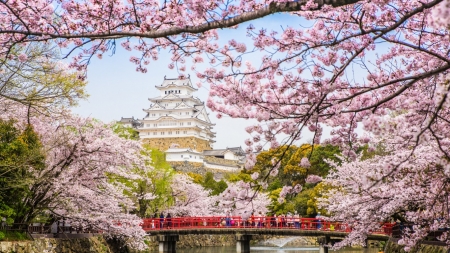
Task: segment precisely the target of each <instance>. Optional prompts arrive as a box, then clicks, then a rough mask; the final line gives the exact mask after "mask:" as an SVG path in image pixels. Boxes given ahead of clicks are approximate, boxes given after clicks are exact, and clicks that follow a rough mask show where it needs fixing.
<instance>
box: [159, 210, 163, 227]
mask: <svg viewBox="0 0 450 253" xmlns="http://www.w3.org/2000/svg"><path fill="white" fill-rule="evenodd" d="M163 228H164V213H163V212H161V214H160V215H159V229H163Z"/></svg>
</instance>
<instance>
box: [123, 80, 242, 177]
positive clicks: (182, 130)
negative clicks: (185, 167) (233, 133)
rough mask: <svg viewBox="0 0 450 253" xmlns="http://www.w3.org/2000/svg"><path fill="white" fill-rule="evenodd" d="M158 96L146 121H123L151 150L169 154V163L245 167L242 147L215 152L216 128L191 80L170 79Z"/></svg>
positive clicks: (147, 110)
mask: <svg viewBox="0 0 450 253" xmlns="http://www.w3.org/2000/svg"><path fill="white" fill-rule="evenodd" d="M155 87H156V88H157V89H158V90H159V91H160V95H159V96H158V97H154V98H149V101H150V102H151V104H150V107H149V108H148V109H143V110H144V112H145V113H146V115H145V117H144V118H143V119H139V120H138V119H134V118H122V119H121V120H120V122H121V123H122V124H124V125H125V126H130V127H134V128H136V129H137V131H138V132H139V138H140V139H141V140H142V142H144V143H149V144H150V146H151V147H154V148H158V149H159V150H161V151H165V152H166V160H167V161H168V162H181V161H187V162H195V163H203V165H204V166H205V167H207V168H212V169H219V170H227V171H230V170H231V171H234V170H237V169H239V168H241V167H242V164H243V160H244V159H245V154H244V152H243V150H242V149H241V148H240V147H237V148H227V149H220V150H212V144H213V143H214V137H215V133H214V132H213V131H212V128H213V126H214V124H213V123H211V120H210V119H209V116H208V113H207V112H206V106H205V104H204V102H202V101H201V100H200V99H198V98H196V97H194V96H193V93H194V92H195V91H197V89H196V88H194V87H193V86H192V83H191V80H190V79H189V78H185V79H180V78H175V79H168V78H165V77H164V81H163V83H162V84H161V85H156V86H155Z"/></svg>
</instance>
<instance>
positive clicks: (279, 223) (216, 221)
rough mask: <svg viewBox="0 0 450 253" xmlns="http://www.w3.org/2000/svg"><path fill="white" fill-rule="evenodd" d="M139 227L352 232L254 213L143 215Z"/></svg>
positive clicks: (387, 228)
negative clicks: (232, 215) (174, 216)
mask: <svg viewBox="0 0 450 253" xmlns="http://www.w3.org/2000/svg"><path fill="white" fill-rule="evenodd" d="M394 224H395V223H384V224H381V226H380V229H379V230H376V231H373V232H372V234H382V235H391V234H392V227H393V226H394ZM142 228H143V229H144V230H145V231H147V232H150V233H154V232H157V231H159V230H198V229H206V230H211V229H219V230H220V229H254V230H286V229H289V230H310V231H311V230H316V231H337V232H346V233H349V232H351V226H350V225H349V224H348V223H343V222H336V221H327V220H324V219H320V218H319V219H318V218H284V219H280V217H259V216H258V217H256V216H255V217H254V218H249V219H247V220H243V219H242V218H241V217H239V216H235V217H228V218H227V217H223V216H212V217H211V216H208V217H177V218H149V219H144V223H143V224H142Z"/></svg>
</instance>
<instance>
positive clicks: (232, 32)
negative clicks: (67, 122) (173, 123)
mask: <svg viewBox="0 0 450 253" xmlns="http://www.w3.org/2000/svg"><path fill="white" fill-rule="evenodd" d="M250 23H251V24H253V25H254V26H255V27H256V29H258V30H259V29H260V28H261V27H264V28H267V29H268V30H271V29H276V30H279V29H280V26H281V25H283V26H286V25H287V24H289V25H294V26H295V25H296V24H298V25H299V24H300V23H302V26H305V24H307V22H306V21H305V20H303V19H301V18H298V17H295V16H292V15H290V14H276V15H272V16H270V17H266V18H264V19H261V20H255V21H252V22H248V23H244V24H242V25H240V26H239V28H238V29H225V30H221V31H220V36H221V39H220V41H219V42H220V43H223V42H227V41H228V40H230V39H231V38H234V39H236V40H237V41H239V42H243V41H244V42H249V39H248V38H247V36H246V27H247V26H248V25H249V24H250ZM247 48H252V45H251V44H247ZM137 55H138V52H134V51H131V52H128V51H126V50H125V49H123V48H122V47H121V46H118V47H117V49H116V53H115V54H114V55H113V56H106V54H105V55H104V57H103V59H102V60H100V59H98V58H95V57H94V58H93V60H92V62H91V63H90V65H89V67H88V85H87V92H88V93H89V95H90V97H89V98H88V99H87V100H86V101H81V102H80V105H79V106H78V107H77V108H74V109H73V112H75V113H77V114H79V115H81V116H84V117H93V118H96V119H100V120H102V121H104V122H111V121H114V120H120V118H121V117H131V116H134V117H135V118H142V117H144V115H145V114H144V112H143V111H142V109H144V108H148V107H149V105H150V102H149V101H148V98H149V97H155V96H158V95H159V92H158V90H157V89H156V88H155V85H159V84H161V82H162V80H163V79H164V76H167V77H177V76H178V73H177V71H176V70H170V69H168V68H167V66H168V64H169V59H170V54H168V53H167V52H163V53H161V54H160V56H159V60H158V61H156V62H152V63H150V65H148V72H147V73H145V74H142V73H139V72H137V71H136V70H135V68H136V66H135V65H134V64H133V63H131V62H130V61H129V58H130V56H137ZM252 59H253V60H254V61H258V60H259V58H258V57H256V56H254V57H253V58H252ZM188 69H189V68H188ZM186 73H189V72H186ZM191 80H192V82H193V84H195V83H196V82H197V81H198V80H197V78H196V77H195V74H194V73H192V74H191ZM196 95H197V96H198V97H199V98H200V99H202V100H203V101H206V99H207V97H208V89H207V87H202V88H200V89H199V91H198V92H197V94H196ZM210 119H211V120H212V121H213V123H215V124H216V126H215V127H214V131H215V132H216V133H217V135H216V136H217V137H216V143H215V144H214V148H225V147H233V146H242V147H244V141H245V139H247V138H249V135H248V134H247V132H245V130H244V128H245V127H246V126H248V125H251V124H253V123H254V121H249V120H244V119H233V118H229V117H226V116H225V117H223V118H222V119H217V118H216V116H215V113H212V112H211V113H210ZM305 138H306V139H305V140H307V139H308V138H309V139H311V137H309V136H306V137H305Z"/></svg>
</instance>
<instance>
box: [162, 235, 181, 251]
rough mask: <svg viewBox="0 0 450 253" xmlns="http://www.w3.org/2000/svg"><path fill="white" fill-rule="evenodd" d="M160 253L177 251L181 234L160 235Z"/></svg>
mask: <svg viewBox="0 0 450 253" xmlns="http://www.w3.org/2000/svg"><path fill="white" fill-rule="evenodd" d="M157 239H158V242H159V253H175V252H176V249H175V246H176V245H177V241H178V240H179V239H180V237H179V235H158V238H157Z"/></svg>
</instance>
